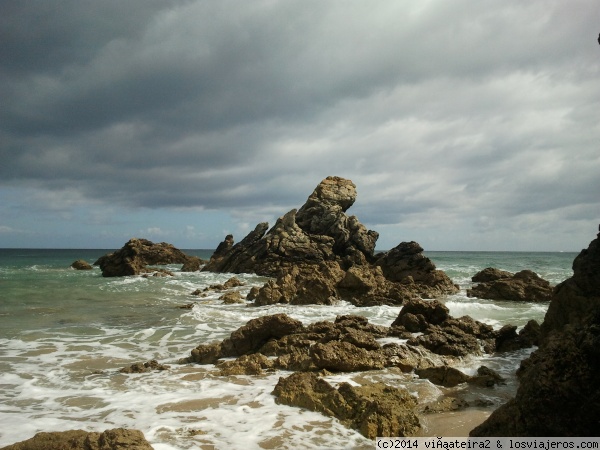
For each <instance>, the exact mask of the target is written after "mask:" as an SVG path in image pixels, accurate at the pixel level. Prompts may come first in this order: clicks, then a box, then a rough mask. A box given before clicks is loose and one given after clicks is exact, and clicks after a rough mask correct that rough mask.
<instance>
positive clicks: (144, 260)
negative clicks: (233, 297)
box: [94, 238, 195, 277]
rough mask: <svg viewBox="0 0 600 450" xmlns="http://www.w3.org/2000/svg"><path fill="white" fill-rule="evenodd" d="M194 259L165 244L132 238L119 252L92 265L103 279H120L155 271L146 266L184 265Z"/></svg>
mask: <svg viewBox="0 0 600 450" xmlns="http://www.w3.org/2000/svg"><path fill="white" fill-rule="evenodd" d="M194 258H195V257H190V256H188V255H186V254H185V253H183V252H182V251H181V250H179V249H177V248H175V247H173V246H172V245H171V244H167V243H165V242H161V243H160V244H155V243H153V242H151V241H149V240H147V239H137V238H133V239H130V240H129V241H128V242H127V243H126V244H125V245H124V246H123V247H122V248H121V249H120V250H117V251H116V252H113V253H108V254H106V255H104V256H101V257H100V258H99V259H98V260H97V261H96V262H95V263H94V265H96V266H100V269H101V270H102V276H103V277H122V276H128V275H139V274H142V273H148V272H155V271H156V270H157V269H148V268H147V266H148V265H162V264H185V263H189V262H190V260H191V259H192V260H193V259H194Z"/></svg>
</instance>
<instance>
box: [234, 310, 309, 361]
mask: <svg viewBox="0 0 600 450" xmlns="http://www.w3.org/2000/svg"><path fill="white" fill-rule="evenodd" d="M303 329H304V325H302V322H300V321H299V320H296V319H292V318H291V317H289V316H288V315H286V314H274V315H272V316H263V317H259V318H257V319H252V320H250V321H249V322H248V323H247V324H246V325H244V326H243V327H241V328H238V329H237V330H235V331H234V332H233V333H231V336H230V337H229V339H227V340H226V341H227V343H226V344H225V345H226V346H231V347H232V349H233V350H234V351H235V355H239V356H241V355H246V354H249V353H254V352H256V351H258V350H259V349H260V348H261V347H262V346H263V345H265V344H266V343H267V342H268V341H269V340H270V339H280V338H282V337H283V336H286V335H288V334H294V333H298V332H300V331H302V330H303ZM231 356H233V355H231Z"/></svg>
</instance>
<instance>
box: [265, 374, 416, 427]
mask: <svg viewBox="0 0 600 450" xmlns="http://www.w3.org/2000/svg"><path fill="white" fill-rule="evenodd" d="M273 395H275V396H276V397H277V403H281V404H284V405H290V406H298V407H301V408H305V409H309V410H311V411H318V412H320V413H322V414H324V415H327V416H331V417H336V418H338V419H339V420H340V421H341V422H342V423H343V424H345V425H346V426H348V427H350V428H354V429H356V430H358V431H359V432H360V433H361V434H363V435H364V436H366V437H367V438H369V439H375V437H377V436H413V435H415V433H417V432H418V431H419V429H420V424H419V419H418V418H417V416H416V414H415V412H414V409H415V406H416V405H417V401H416V399H415V398H414V397H412V396H411V395H410V393H409V392H408V391H407V390H406V389H402V388H397V387H391V386H387V385H386V384H383V383H373V384H367V385H364V386H352V385H351V384H349V383H340V385H339V387H338V388H337V389H336V388H334V387H333V386H331V385H330V384H329V383H328V382H327V381H325V380H323V379H322V378H320V377H318V376H317V374H315V373H295V374H292V375H290V376H289V377H287V378H283V377H282V378H280V379H279V382H278V383H277V386H275V389H274V390H273Z"/></svg>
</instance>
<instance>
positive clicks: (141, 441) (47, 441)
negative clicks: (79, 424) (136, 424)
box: [0, 428, 152, 450]
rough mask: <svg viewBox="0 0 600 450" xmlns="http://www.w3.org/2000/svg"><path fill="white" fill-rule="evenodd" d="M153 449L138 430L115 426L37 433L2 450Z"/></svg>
mask: <svg viewBox="0 0 600 450" xmlns="http://www.w3.org/2000/svg"><path fill="white" fill-rule="evenodd" d="M63 449H64V450H152V446H151V445H150V444H149V443H148V441H146V439H145V438H144V435H143V434H142V432H141V431H138V430H128V429H124V428H115V429H113V430H106V431H104V432H102V433H95V432H88V431H83V430H72V431H57V432H50V433H37V434H36V435H35V436H34V437H32V438H31V439H27V440H26V441H21V442H17V443H16V444H12V445H9V446H8V447H3V448H2V449H0V450H63Z"/></svg>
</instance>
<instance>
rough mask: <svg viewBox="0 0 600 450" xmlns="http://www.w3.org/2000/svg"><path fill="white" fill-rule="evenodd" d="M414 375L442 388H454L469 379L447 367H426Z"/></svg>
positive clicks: (416, 371)
mask: <svg viewBox="0 0 600 450" xmlns="http://www.w3.org/2000/svg"><path fill="white" fill-rule="evenodd" d="M415 373H416V374H417V375H418V376H419V377H420V378H426V379H428V380H429V381H431V382H432V383H433V384H437V385H439V386H444V387H454V386H458V385H459V384H461V383H466V382H467V381H468V380H469V379H470V378H471V377H470V376H469V375H467V374H466V373H463V372H461V371H460V370H458V369H455V368H453V367H448V366H438V367H428V368H425V369H417V370H415Z"/></svg>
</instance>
